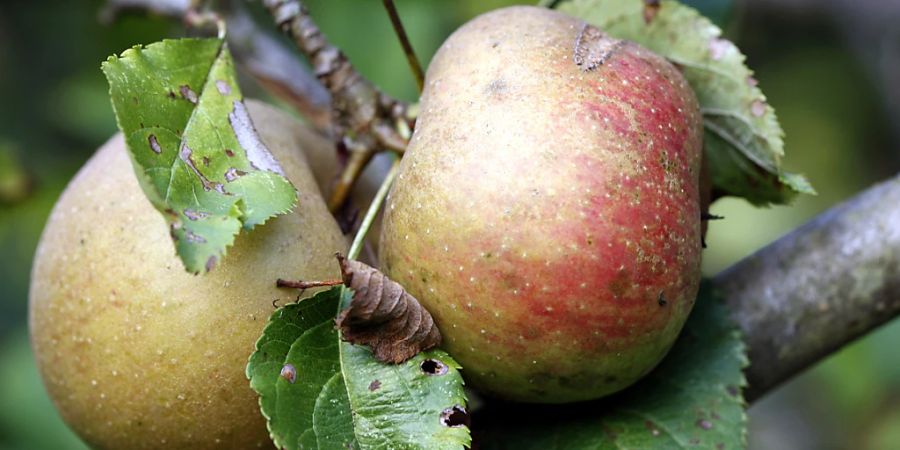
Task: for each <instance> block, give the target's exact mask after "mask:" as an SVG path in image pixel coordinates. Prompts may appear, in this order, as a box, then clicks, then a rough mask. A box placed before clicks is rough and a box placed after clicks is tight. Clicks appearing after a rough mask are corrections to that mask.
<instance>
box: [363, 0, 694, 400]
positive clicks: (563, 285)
mask: <svg viewBox="0 0 900 450" xmlns="http://www.w3.org/2000/svg"><path fill="white" fill-rule="evenodd" d="M582 26H583V22H581V21H579V20H577V19H574V18H571V17H569V16H566V15H564V14H561V13H558V12H554V11H550V10H547V9H543V8H537V7H521V6H520V7H510V8H505V9H500V10H497V11H493V12H490V13H487V14H484V15H482V16H480V17H477V18H475V19H474V20H472V21H471V22H469V23H468V24H466V25H464V26H463V27H462V28H460V29H459V30H458V31H456V32H455V33H454V34H453V35H452V36H451V37H450V38H449V39H448V40H447V41H446V42H445V43H444V44H443V46H442V47H441V48H440V50H439V51H438V53H437V54H436V56H435V57H434V59H433V60H432V62H431V66H430V67H429V69H428V73H427V76H426V88H425V91H424V93H423V96H422V101H421V111H422V112H421V115H420V117H419V118H418V122H417V125H416V129H415V132H414V135H413V137H412V141H411V144H410V146H409V148H408V149H407V151H406V154H405V156H404V158H403V160H402V163H401V164H402V165H401V168H400V172H399V174H398V178H397V181H396V184H395V185H394V186H393V188H392V190H391V193H390V196H389V198H388V201H387V206H386V213H385V222H384V224H383V227H384V231H383V234H382V237H381V246H380V250H381V251H380V258H381V261H382V268H383V270H384V271H385V272H386V273H387V274H388V276H390V277H391V278H393V279H394V280H396V281H398V282H400V283H401V284H402V285H403V286H404V287H405V288H406V289H407V290H408V291H409V292H410V293H412V294H413V295H414V296H415V297H416V298H418V299H419V300H420V301H421V302H422V303H423V304H424V305H425V307H426V308H427V309H428V310H429V311H430V312H431V314H432V315H433V316H434V317H435V319H436V321H437V324H438V326H439V327H440V330H441V333H442V334H443V336H444V343H443V346H444V347H445V348H446V349H447V350H448V351H449V352H450V353H451V354H452V355H453V357H454V358H456V359H457V360H458V361H459V362H460V363H461V364H462V366H463V367H464V368H465V370H464V376H465V377H466V380H467V382H468V383H469V384H471V385H474V386H475V387H476V388H478V389H480V390H482V391H483V392H487V393H489V394H492V395H495V396H500V397H504V398H507V399H512V400H517V401H528V402H541V403H564V402H572V401H580V400H589V399H595V398H599V397H602V396H605V395H608V394H611V393H614V392H616V391H619V390H621V389H623V388H625V387H627V386H629V385H631V384H632V383H634V382H635V381H636V380H638V379H639V378H641V377H642V376H643V375H645V374H646V373H648V372H649V371H650V370H651V369H653V367H654V366H655V365H656V364H657V363H658V362H659V361H660V360H661V359H662V358H663V356H664V355H665V354H666V352H667V351H668V349H669V348H670V347H671V345H672V343H673V342H674V340H675V338H676V337H677V335H678V333H679V331H680V330H681V328H682V325H683V324H684V321H685V319H686V318H687V316H688V313H689V312H690V310H691V307H692V306H693V302H694V299H695V296H696V294H697V290H698V287H699V282H700V252H701V239H700V232H701V223H700V205H699V202H700V194H699V191H698V190H699V186H698V185H699V174H700V163H701V140H702V137H701V136H702V124H701V116H700V113H699V110H698V105H697V100H696V98H695V96H694V93H693V91H692V90H691V88H690V87H689V86H688V84H687V83H686V82H685V80H684V79H683V78H682V76H681V74H680V73H679V72H678V70H677V69H676V68H675V67H673V66H672V65H671V64H669V63H668V62H666V61H665V60H664V59H663V58H661V57H659V56H657V55H655V54H653V53H651V52H650V51H648V50H646V49H643V48H641V47H639V46H638V45H636V44H633V43H622V44H621V46H620V47H618V48H617V49H616V50H615V51H614V52H613V54H612V55H611V56H610V57H609V58H608V60H607V61H606V62H605V63H604V64H602V65H600V66H599V67H597V68H596V69H594V70H591V71H583V70H582V69H581V68H580V67H578V66H576V64H575V63H573V49H574V44H575V41H576V38H577V36H578V35H579V33H580V31H581V29H582Z"/></svg>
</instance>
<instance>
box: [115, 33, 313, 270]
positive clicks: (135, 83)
mask: <svg viewBox="0 0 900 450" xmlns="http://www.w3.org/2000/svg"><path fill="white" fill-rule="evenodd" d="M102 68H103V72H104V73H105V74H106V77H107V79H108V80H109V85H110V96H111V98H112V104H113V109H114V110H115V113H116V119H117V121H118V124H119V128H120V129H121V130H122V132H123V133H124V135H125V142H126V143H127V144H128V149H129V152H130V154H131V160H132V162H133V163H134V169H135V172H136V173H137V176H138V179H139V180H140V182H141V186H142V187H143V189H144V193H145V194H146V195H147V198H149V199H150V201H151V203H153V206H155V207H156V209H157V210H159V211H160V212H161V213H163V216H164V217H165V218H166V220H167V221H168V223H169V226H170V229H171V234H172V238H173V239H174V240H175V248H176V251H177V253H178V256H180V257H181V260H182V261H183V262H184V265H185V268H186V269H187V270H188V271H189V272H193V273H197V272H200V271H202V270H206V271H209V270H210V269H211V268H212V267H213V266H214V265H215V264H216V262H218V261H219V260H220V259H221V258H222V257H223V256H224V255H225V250H226V248H227V247H228V246H230V245H231V244H232V243H233V242H234V237H235V235H236V234H237V233H238V232H239V231H240V229H241V227H243V228H245V229H251V228H253V227H254V226H255V225H259V224H261V223H264V222H265V221H266V220H267V219H269V218H270V217H272V216H274V215H277V214H284V213H286V212H288V211H290V209H291V208H292V207H293V206H294V203H295V202H296V198H297V194H296V192H295V190H294V188H293V186H292V185H291V184H290V182H289V181H287V179H285V178H284V177H283V171H282V169H281V166H280V165H279V164H278V162H277V161H276V160H275V159H274V157H273V156H272V155H271V153H269V150H268V149H267V148H266V146H265V144H263V142H262V141H261V140H260V138H259V136H258V135H257V133H256V130H255V128H254V127H253V124H252V122H251V121H250V116H249V115H248V114H247V108H246V107H245V106H244V103H243V99H242V97H241V92H240V89H239V88H238V85H237V79H236V75H235V72H234V63H233V62H232V59H231V55H230V54H229V52H228V48H227V46H226V45H225V43H224V41H222V40H220V39H179V40H165V41H162V42H157V43H155V44H151V45H148V46H147V47H144V48H142V47H140V46H138V47H134V48H132V49H129V50H126V51H125V52H123V53H122V55H121V56H118V57H117V56H111V57H110V58H109V59H108V60H107V61H106V62H104V63H103V67H102Z"/></svg>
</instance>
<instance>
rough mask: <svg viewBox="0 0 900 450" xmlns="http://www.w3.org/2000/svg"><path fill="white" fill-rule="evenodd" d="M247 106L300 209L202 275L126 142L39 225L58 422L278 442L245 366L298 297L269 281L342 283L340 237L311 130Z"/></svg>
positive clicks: (142, 443)
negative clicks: (144, 186)
mask: <svg viewBox="0 0 900 450" xmlns="http://www.w3.org/2000/svg"><path fill="white" fill-rule="evenodd" d="M248 108H249V110H250V114H251V117H252V118H253V120H254V123H255V124H256V127H257V130H258V131H259V133H260V135H261V137H262V140H263V141H264V142H265V143H266V145H267V146H268V147H269V149H270V150H271V151H272V153H273V154H274V155H275V157H276V158H277V159H278V160H279V161H280V162H281V165H282V167H283V168H284V169H285V172H286V174H287V177H288V178H289V179H290V181H291V182H292V183H293V184H294V186H295V187H296V189H297V192H298V206H297V207H296V208H295V209H294V211H293V212H292V213H289V214H286V215H283V216H279V217H276V218H273V219H270V220H269V221H268V222H267V223H266V224H264V225H261V226H258V227H256V228H255V229H253V230H251V231H249V232H242V233H241V234H240V235H239V236H238V237H237V240H236V242H235V244H234V246H233V247H231V248H229V249H228V253H227V255H226V256H225V258H224V259H223V261H222V262H221V263H220V264H219V265H218V266H217V267H215V268H214V269H213V270H212V271H211V272H210V273H208V274H205V275H198V276H194V275H191V274H189V273H187V272H186V271H185V269H184V266H183V265H182V263H181V261H180V260H179V259H178V257H177V256H176V254H175V250H174V246H173V243H172V240H171V238H170V237H169V233H168V226H167V224H166V222H165V220H164V219H163V216H162V215H161V214H160V213H159V212H157V211H156V210H155V209H154V208H153V206H151V204H150V202H149V201H148V200H147V199H146V197H145V196H144V193H143V192H142V191H141V188H140V187H139V185H138V181H137V179H136V177H135V174H134V171H133V168H132V165H131V162H130V160H129V156H128V153H127V151H126V148H125V145H124V141H123V139H122V136H121V135H116V136H114V137H113V138H112V139H110V141H109V142H107V143H106V144H105V145H104V146H103V147H102V148H101V149H100V150H99V151H98V152H97V153H96V155H94V156H93V157H92V158H91V160H90V161H88V163H87V164H86V165H85V167H84V168H82V170H81V171H80V172H79V173H78V175H77V176H76V177H75V178H74V179H73V180H72V182H71V183H70V184H69V186H68V187H67V188H66V190H65V192H64V193H63V195H62V197H61V198H60V199H59V202H58V203H57V204H56V206H55V208H54V209H53V212H52V214H51V216H50V219H49V221H48V222H47V225H46V228H45V230H44V232H43V236H42V238H41V242H40V244H39V246H38V250H37V255H36V257H35V263H34V267H33V271H32V281H31V292H30V328H31V339H32V345H33V349H34V353H35V355H36V357H37V363H38V367H39V369H40V373H41V375H42V377H43V379H44V382H45V384H46V387H47V390H48V391H49V393H50V397H51V398H52V399H53V401H54V403H55V404H56V407H57V408H58V409H59V411H60V413H61V414H62V417H63V419H64V420H65V421H66V422H67V423H68V424H69V426H70V427H72V429H73V430H75V431H76V432H77V433H78V434H79V435H80V436H81V437H82V438H83V439H84V440H85V442H87V443H88V444H89V445H91V446H92V447H94V448H98V449H149V448H185V449H187V448H190V449H204V448H221V447H227V448H239V449H246V448H256V447H269V446H271V445H272V444H271V441H270V439H269V437H268V432H267V429H266V422H265V419H264V418H263V416H262V414H261V413H260V410H259V405H258V398H257V395H256V394H255V393H254V392H253V391H252V390H251V389H250V385H249V382H248V381H247V379H246V377H245V372H244V370H245V366H246V364H247V358H248V357H249V355H250V354H251V353H252V352H253V350H254V344H255V342H256V340H257V339H258V338H259V336H260V335H261V334H262V330H263V328H264V327H265V325H266V323H267V321H268V318H269V316H270V315H271V314H272V312H273V311H274V309H275V306H273V305H276V304H285V303H287V302H291V301H293V300H295V298H296V292H292V291H288V290H283V289H278V288H276V287H275V280H276V279H277V278H279V277H282V278H288V279H307V280H316V279H331V278H336V277H338V276H339V275H340V271H339V270H338V268H337V265H336V264H335V263H334V253H335V252H338V251H342V252H345V251H346V250H347V241H346V239H345V237H344V236H343V235H342V234H341V232H340V230H339V228H338V226H337V224H336V222H335V221H334V219H333V218H332V216H331V214H329V212H328V210H327V208H326V206H325V203H324V201H323V199H322V196H321V194H320V193H319V189H318V187H317V186H316V182H315V179H314V177H313V174H312V173H311V172H310V170H309V168H308V164H307V161H306V157H305V156H304V154H303V152H302V149H303V148H304V147H308V144H309V141H310V139H312V138H311V137H310V136H312V135H311V131H309V130H307V129H306V128H305V127H304V126H303V125H301V124H299V123H298V122H296V121H295V120H293V119H291V118H290V117H289V116H287V115H286V114H284V113H282V112H279V111H277V110H275V109H273V108H271V107H268V106H265V105H264V104H261V103H256V102H248Z"/></svg>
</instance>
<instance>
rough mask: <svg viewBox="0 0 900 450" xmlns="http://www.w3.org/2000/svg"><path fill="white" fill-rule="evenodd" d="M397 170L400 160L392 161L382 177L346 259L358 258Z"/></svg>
mask: <svg viewBox="0 0 900 450" xmlns="http://www.w3.org/2000/svg"><path fill="white" fill-rule="evenodd" d="M399 169H400V160H399V159H397V160H394V164H393V165H391V170H390V171H388V173H387V176H385V177H384V181H382V182H381V187H379V188H378V192H376V193H375V197H374V198H373V199H372V203H371V204H370V205H369V209H368V210H367V211H366V216H365V217H363V221H362V224H360V226H359V231H357V232H356V236H355V237H354V238H353V244H351V245H350V251H349V252H347V258H349V259H356V257H357V256H359V252H360V250H362V248H363V244H364V242H365V241H366V234H368V233H369V228H371V227H372V223H373V222H374V221H375V217H377V216H378V210H379V209H381V204H382V203H384V198H385V197H387V194H388V191H389V190H390V188H391V184H393V183H394V178H396V176H397V172H398V171H399Z"/></svg>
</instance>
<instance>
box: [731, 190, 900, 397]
mask: <svg viewBox="0 0 900 450" xmlns="http://www.w3.org/2000/svg"><path fill="white" fill-rule="evenodd" d="M714 281H715V283H716V285H717V287H718V288H719V289H721V291H722V293H723V294H724V296H725V298H726V299H727V303H728V306H729V307H730V308H731V310H732V314H731V315H732V317H733V318H734V320H735V321H736V323H737V324H738V325H739V326H740V328H741V330H742V331H743V333H744V337H745V340H746V342H747V345H748V348H749V357H750V366H749V367H748V368H747V369H746V375H747V378H748V381H749V388H748V389H747V391H746V392H745V396H746V398H747V401H748V402H752V401H754V400H756V399H757V398H759V397H760V396H761V395H763V394H764V393H766V392H768V391H769V390H771V389H772V388H774V387H776V386H777V385H778V384H780V383H781V382H783V381H785V380H787V379H789V378H791V377H792V376H794V375H795V374H797V373H799V372H801V371H803V370H804V369H806V368H808V367H809V366H811V365H812V364H814V363H815V362H817V361H819V360H821V359H822V358H824V357H826V356H828V355H830V354H831V353H833V352H834V351H836V350H837V349H839V348H840V347H842V346H843V345H845V344H847V343H849V342H851V341H852V340H854V339H856V338H857V337H859V336H862V335H863V334H865V333H867V332H869V331H872V330H873V329H875V328H877V327H878V326H879V325H881V324H883V323H885V322H887V321H889V320H891V319H892V318H894V317H896V316H897V315H898V314H900V176H897V177H895V178H893V179H892V180H889V181H886V182H883V183H881V184H878V185H876V186H874V187H872V188H870V189H868V190H866V191H864V192H862V193H860V194H858V195H857V196H856V197H854V198H852V199H850V200H848V201H847V202H845V203H843V204H840V205H838V206H836V207H834V208H832V209H831V210H829V211H827V212H825V213H823V214H822V215H820V216H818V217H816V218H815V219H813V220H812V221H810V222H809V223H807V224H806V225H804V226H802V227H800V228H798V229H797V230H795V231H793V232H791V233H790V234H788V235H786V236H784V237H782V238H781V239H779V240H778V241H776V242H774V243H772V244H770V245H769V246H768V247H765V248H763V249H762V250H760V251H759V252H757V253H756V254H754V255H752V256H750V257H748V258H746V259H744V260H742V261H740V262H738V263H737V264H735V265H734V266H732V267H731V268H729V269H727V270H725V271H724V272H722V273H721V274H719V275H718V276H716V277H715V279H714Z"/></svg>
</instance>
